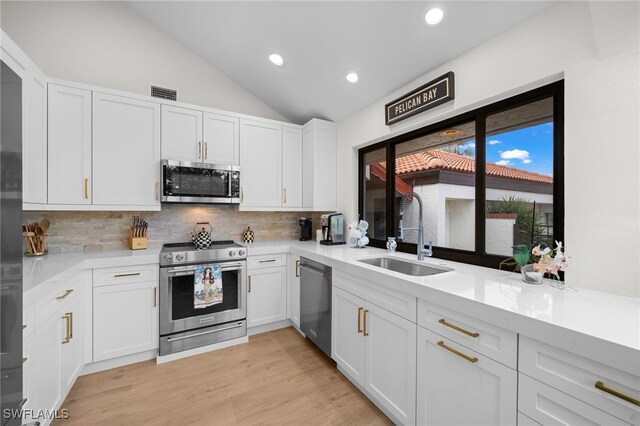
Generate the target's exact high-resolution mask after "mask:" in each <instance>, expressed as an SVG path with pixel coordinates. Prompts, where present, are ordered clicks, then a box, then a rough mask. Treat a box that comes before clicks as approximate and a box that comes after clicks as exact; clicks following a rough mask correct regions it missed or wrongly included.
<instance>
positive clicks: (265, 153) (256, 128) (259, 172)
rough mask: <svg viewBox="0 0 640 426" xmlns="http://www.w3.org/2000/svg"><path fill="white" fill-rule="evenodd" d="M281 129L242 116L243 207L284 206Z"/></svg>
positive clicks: (241, 182) (278, 126)
mask: <svg viewBox="0 0 640 426" xmlns="http://www.w3.org/2000/svg"><path fill="white" fill-rule="evenodd" d="M281 129H282V126H280V125H275V124H270V123H262V122H258V121H250V120H240V145H241V147H242V149H241V150H240V164H241V165H242V172H241V178H240V179H241V180H240V185H241V189H240V192H241V194H240V197H241V201H240V206H241V207H280V206H282V154H281V148H282V142H281V131H282V130H281Z"/></svg>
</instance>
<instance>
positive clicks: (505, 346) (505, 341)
mask: <svg viewBox="0 0 640 426" xmlns="http://www.w3.org/2000/svg"><path fill="white" fill-rule="evenodd" d="M418 325H421V326H422V327H425V328H427V329H429V330H431V331H433V332H435V333H438V334H440V335H442V336H444V337H447V338H449V339H451V340H453V341H455V342H457V343H459V344H461V345H464V346H466V347H468V348H470V349H473V350H474V351H477V352H479V353H481V354H483V355H485V356H487V357H489V358H491V359H493V360H495V361H498V362H500V363H502V364H504V365H506V366H508V367H511V368H513V369H514V370H515V369H516V365H517V360H518V335H517V334H516V333H514V332H512V331H509V330H505V329H504V328H500V327H496V326H495V325H492V324H489V323H486V322H484V321H480V320H478V319H475V318H472V317H470V316H468V315H465V314H461V313H460V312H456V311H453V310H451V309H447V308H445V307H443V306H440V305H436V304H433V303H429V302H425V301H424V300H419V301H418Z"/></svg>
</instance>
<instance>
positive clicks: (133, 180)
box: [93, 92, 160, 206]
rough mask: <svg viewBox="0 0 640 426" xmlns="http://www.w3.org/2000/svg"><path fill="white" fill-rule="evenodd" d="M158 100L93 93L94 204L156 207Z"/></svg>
mask: <svg viewBox="0 0 640 426" xmlns="http://www.w3.org/2000/svg"><path fill="white" fill-rule="evenodd" d="M159 184H160V104H157V103H154V102H148V101H139V100H136V99H129V98H125V97H122V96H113V95H107V94H103V93H97V92H94V94H93V204H97V205H125V206H159V205H160V200H159V193H158V191H159Z"/></svg>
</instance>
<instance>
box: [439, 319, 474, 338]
mask: <svg viewBox="0 0 640 426" xmlns="http://www.w3.org/2000/svg"><path fill="white" fill-rule="evenodd" d="M438 322H439V323H440V324H442V325H446V326H447V327H451V328H453V329H454V330H456V331H459V332H460V333H463V334H466V335H467V336H471V337H478V336H480V333H472V332H470V331H467V330H465V329H464V328H460V327H458V326H457V325H453V324H451V323H450V322H447V321H446V320H445V319H444V318H442V319H441V320H439V321H438Z"/></svg>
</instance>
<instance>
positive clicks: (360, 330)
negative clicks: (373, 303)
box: [358, 308, 364, 333]
mask: <svg viewBox="0 0 640 426" xmlns="http://www.w3.org/2000/svg"><path fill="white" fill-rule="evenodd" d="M363 309H364V308H358V333H362V327H361V325H360V316H361V315H362V310H363Z"/></svg>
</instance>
